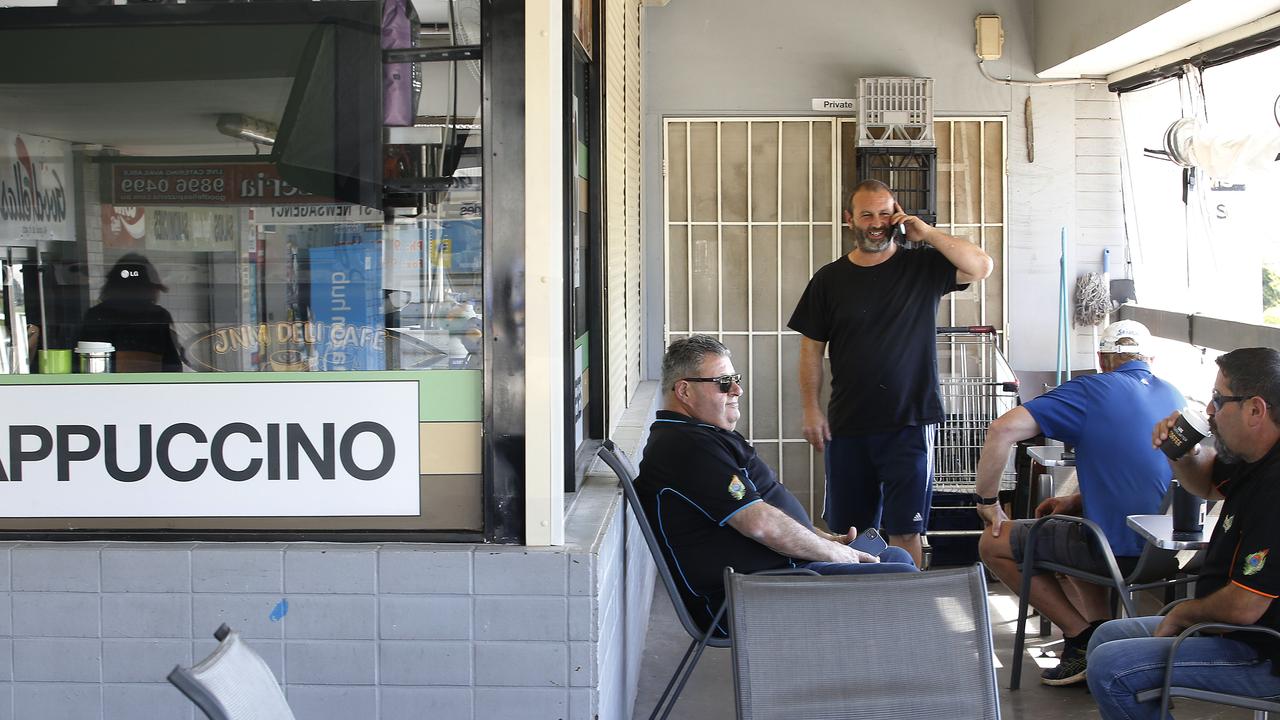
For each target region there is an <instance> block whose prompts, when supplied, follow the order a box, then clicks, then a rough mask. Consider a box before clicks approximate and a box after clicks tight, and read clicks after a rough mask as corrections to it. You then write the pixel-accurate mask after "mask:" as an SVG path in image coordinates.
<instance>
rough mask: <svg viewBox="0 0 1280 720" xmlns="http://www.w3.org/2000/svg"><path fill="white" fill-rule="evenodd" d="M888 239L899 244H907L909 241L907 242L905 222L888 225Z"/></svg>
mask: <svg viewBox="0 0 1280 720" xmlns="http://www.w3.org/2000/svg"><path fill="white" fill-rule="evenodd" d="M889 240H890V242H896V243H898V244H899V245H903V246H907V245H909V244H910V243H908V242H907V225H906V223H897V224H896V225H891V226H889Z"/></svg>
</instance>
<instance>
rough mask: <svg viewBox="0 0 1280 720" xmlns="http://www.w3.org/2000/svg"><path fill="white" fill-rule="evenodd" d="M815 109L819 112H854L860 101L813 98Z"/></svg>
mask: <svg viewBox="0 0 1280 720" xmlns="http://www.w3.org/2000/svg"><path fill="white" fill-rule="evenodd" d="M813 109H814V110H817V111H819V112H854V111H856V110H857V109H858V101H857V100H855V99H854V98H813Z"/></svg>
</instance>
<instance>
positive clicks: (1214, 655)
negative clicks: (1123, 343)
mask: <svg viewBox="0 0 1280 720" xmlns="http://www.w3.org/2000/svg"><path fill="white" fill-rule="evenodd" d="M1217 363H1218V376H1217V378H1216V379H1215V380H1214V383H1213V395H1212V402H1210V403H1209V407H1208V408H1207V410H1208V412H1209V427H1210V429H1212V430H1213V440H1212V441H1210V442H1206V443H1204V445H1205V446H1212V447H1209V448H1207V449H1205V450H1203V451H1201V448H1200V447H1198V446H1197V447H1196V448H1193V450H1192V452H1190V453H1187V454H1186V455H1184V456H1183V457H1182V458H1181V459H1180V460H1177V461H1175V462H1170V463H1169V464H1170V465H1172V466H1173V472H1174V474H1175V475H1177V477H1178V481H1179V482H1181V483H1182V486H1183V487H1185V488H1187V489H1188V490H1190V491H1191V492H1193V493H1195V494H1196V495H1199V496H1201V497H1205V498H1208V499H1210V500H1223V504H1222V509H1221V510H1220V512H1219V515H1218V525H1217V527H1215V528H1214V529H1213V536H1212V537H1211V538H1210V540H1209V547H1208V548H1207V549H1206V551H1205V556H1204V564H1203V565H1202V566H1201V569H1200V578H1199V579H1198V580H1197V581H1196V593H1195V594H1196V596H1195V599H1194V600H1188V601H1186V602H1184V603H1181V604H1179V605H1176V606H1175V607H1174V608H1173V609H1172V610H1170V611H1169V614H1167V615H1165V616H1163V617H1160V616H1155V617H1139V618H1125V619H1123V620H1113V621H1111V622H1109V623H1107V624H1105V625H1103V626H1102V627H1100V628H1098V631H1097V632H1095V633H1094V634H1093V639H1092V640H1091V641H1090V642H1089V690H1090V691H1091V692H1092V693H1093V697H1094V699H1095V700H1096V701H1097V703H1098V710H1099V712H1100V713H1101V715H1102V717H1103V718H1104V720H1112V719H1114V718H1126V719H1133V718H1152V720H1155V718H1157V717H1158V716H1159V714H1160V710H1159V707H1158V701H1155V700H1152V701H1148V702H1143V703H1139V702H1137V701H1136V699H1135V698H1134V694H1135V693H1138V692H1142V691H1144V690H1150V689H1152V688H1158V687H1160V685H1161V683H1162V682H1163V680H1164V669H1165V662H1166V660H1167V658H1168V657H1169V651H1170V648H1171V647H1172V645H1173V638H1174V637H1175V636H1177V635H1178V634H1179V633H1181V632H1182V631H1183V630H1185V629H1187V628H1188V627H1191V626H1192V625H1195V624H1197V623H1203V622H1217V623H1227V624H1231V625H1262V626H1265V627H1267V628H1271V629H1273V630H1280V604H1278V603H1276V602H1275V598H1276V597H1278V596H1280V560H1276V559H1274V558H1271V557H1270V554H1271V551H1272V550H1277V551H1280V522H1277V521H1276V512H1277V508H1280V352H1276V351H1275V350H1273V349H1271V348H1260V347H1258V348H1242V349H1240V350H1233V351H1231V352H1229V353H1227V354H1226V355H1223V356H1222V357H1220V358H1218V360H1217ZM1177 418H1178V413H1174V414H1172V415H1170V416H1169V417H1167V418H1165V419H1163V420H1161V421H1160V422H1159V423H1157V424H1156V426H1155V429H1154V430H1153V431H1152V433H1151V442H1152V444H1153V445H1154V446H1157V447H1158V446H1159V445H1160V443H1161V442H1164V439H1165V438H1166V437H1168V435H1169V429H1170V428H1172V427H1173V424H1174V422H1175V421H1176V420H1177ZM1171 685H1174V686H1180V687H1193V688H1199V689H1201V690H1209V691H1218V692H1224V693H1230V694H1234V695H1247V696H1251V697H1271V698H1274V697H1278V696H1280V641H1277V640H1275V639H1274V638H1273V637H1271V636H1269V635H1265V634H1263V633H1228V634H1225V635H1222V634H1217V633H1209V634H1204V635H1198V636H1194V637H1190V638H1188V639H1187V640H1185V641H1184V642H1183V643H1182V645H1180V646H1179V648H1178V652H1177V655H1176V661H1175V662H1174V667H1173V677H1172V682H1171Z"/></svg>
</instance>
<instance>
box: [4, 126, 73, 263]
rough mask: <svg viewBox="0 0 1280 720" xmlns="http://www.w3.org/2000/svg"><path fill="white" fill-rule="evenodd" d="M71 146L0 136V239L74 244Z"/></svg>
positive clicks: (15, 135)
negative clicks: (60, 241)
mask: <svg viewBox="0 0 1280 720" xmlns="http://www.w3.org/2000/svg"><path fill="white" fill-rule="evenodd" d="M74 198H75V192H74V191H73V188H72V174H71V144H70V143H65V142H62V141H60V140H50V139H48V138H42V137H39V136H36V135H20V134H18V133H13V132H9V131H7V130H0V238H4V239H6V240H19V241H33V240H66V241H70V240H75V227H74V222H73V220H72V218H74V217H75V200H74Z"/></svg>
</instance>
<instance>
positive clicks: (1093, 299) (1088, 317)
mask: <svg viewBox="0 0 1280 720" xmlns="http://www.w3.org/2000/svg"><path fill="white" fill-rule="evenodd" d="M1110 315H1111V251H1110V250H1103V251H1102V273H1101V274H1099V273H1085V274H1084V275H1081V276H1080V277H1078V278H1076V313H1075V321H1076V327H1083V326H1086V325H1087V326H1089V327H1090V328H1091V329H1092V330H1093V346H1094V347H1095V348H1096V347H1097V346H1098V326H1099V325H1102V324H1104V323H1106V321H1107V319H1108V318H1109V317H1110ZM1094 358H1095V359H1094V361H1093V363H1094V367H1093V369H1094V370H1101V368H1100V367H1098V360H1097V356H1096V355H1095V356H1094Z"/></svg>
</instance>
